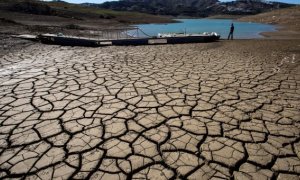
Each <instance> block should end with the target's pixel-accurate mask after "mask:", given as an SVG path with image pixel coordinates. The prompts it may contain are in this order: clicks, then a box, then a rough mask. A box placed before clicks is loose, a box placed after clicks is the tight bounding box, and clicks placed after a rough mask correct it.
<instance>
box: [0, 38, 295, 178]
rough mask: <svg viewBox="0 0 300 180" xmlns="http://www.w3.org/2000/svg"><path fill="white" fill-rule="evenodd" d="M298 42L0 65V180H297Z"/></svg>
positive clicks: (119, 52) (32, 58)
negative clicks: (213, 179)
mask: <svg viewBox="0 0 300 180" xmlns="http://www.w3.org/2000/svg"><path fill="white" fill-rule="evenodd" d="M299 44H300V41H272V40H269V41H259V40H258V41H234V42H219V43H211V44H187V45H164V46H139V47H105V48H79V47H74V48H73V47H60V46H46V45H40V44H34V45H30V46H28V47H25V48H23V49H22V50H20V51H18V52H13V53H9V54H7V55H4V56H3V57H1V58H0V63H1V64H0V77H1V78H0V179H2V178H4V179H5V178H8V179H9V178H25V179H56V178H57V179H68V178H69V179H101V178H102V179H126V178H127V179H146V178H148V179H175V178H181V179H185V178H187V179H211V178H221V179H299V175H300V137H299V132H300V114H299V110H300V104H299V100H300V89H299V86H300V46H299Z"/></svg>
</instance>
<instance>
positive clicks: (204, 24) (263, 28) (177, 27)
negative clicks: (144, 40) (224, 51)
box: [135, 19, 276, 39]
mask: <svg viewBox="0 0 300 180" xmlns="http://www.w3.org/2000/svg"><path fill="white" fill-rule="evenodd" d="M176 20H177V21H180V22H179V23H169V24H138V25H135V26H136V27H139V28H140V29H142V30H143V31H144V32H145V33H146V34H148V35H151V36H157V34H158V33H180V32H181V33H183V32H185V31H186V33H203V32H217V33H218V34H220V35H221V38H227V36H228V33H229V29H230V25H231V23H232V22H233V23H234V26H235V30H234V38H237V39H251V38H261V37H263V36H261V35H260V34H259V33H261V32H271V31H276V29H275V28H276V27H275V26H273V25H268V24H260V23H248V22H238V21H233V20H231V19H176Z"/></svg>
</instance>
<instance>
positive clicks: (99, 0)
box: [64, 0, 300, 4]
mask: <svg viewBox="0 0 300 180" xmlns="http://www.w3.org/2000/svg"><path fill="white" fill-rule="evenodd" d="M64 1H67V2H70V3H85V2H89V3H97V4H101V3H103V2H106V1H117V0H64ZM162 1H163V0H162ZM221 1H232V0H221ZM271 1H280V2H286V3H292V4H300V0H271Z"/></svg>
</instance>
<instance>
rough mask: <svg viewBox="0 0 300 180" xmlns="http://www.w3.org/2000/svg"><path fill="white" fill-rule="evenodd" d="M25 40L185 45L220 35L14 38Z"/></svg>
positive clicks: (93, 44) (89, 44)
mask: <svg viewBox="0 0 300 180" xmlns="http://www.w3.org/2000/svg"><path fill="white" fill-rule="evenodd" d="M14 37H18V38H23V39H29V40H37V41H40V42H42V43H45V44H56V45H62V46H86V47H101V46H130V45H133V46H137V45H158V44H183V43H206V42H214V41H218V40H219V39H220V36H219V35H190V36H186V35H182V36H176V37H140V38H139V37H130V38H120V39H91V38H85V37H75V36H64V35H56V34H41V35H38V36H33V35H19V36H14Z"/></svg>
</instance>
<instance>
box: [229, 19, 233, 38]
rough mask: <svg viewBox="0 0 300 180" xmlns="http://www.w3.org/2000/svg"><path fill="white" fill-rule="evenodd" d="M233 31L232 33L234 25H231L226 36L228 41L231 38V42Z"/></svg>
mask: <svg viewBox="0 0 300 180" xmlns="http://www.w3.org/2000/svg"><path fill="white" fill-rule="evenodd" d="M233 31H234V25H233V23H231V27H230V32H229V34H228V40H229V38H230V37H231V40H233Z"/></svg>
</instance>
